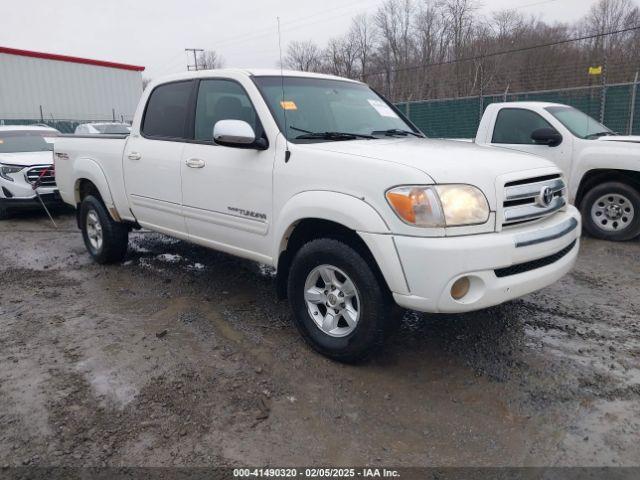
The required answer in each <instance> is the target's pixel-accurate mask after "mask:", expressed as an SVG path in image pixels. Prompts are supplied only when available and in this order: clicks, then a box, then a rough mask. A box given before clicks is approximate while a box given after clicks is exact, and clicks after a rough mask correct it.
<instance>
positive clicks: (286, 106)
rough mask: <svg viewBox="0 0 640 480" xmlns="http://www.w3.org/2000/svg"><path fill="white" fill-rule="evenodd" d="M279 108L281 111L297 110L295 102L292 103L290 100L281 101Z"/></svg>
mask: <svg viewBox="0 0 640 480" xmlns="http://www.w3.org/2000/svg"><path fill="white" fill-rule="evenodd" d="M280 106H281V107H282V109H283V110H297V109H298V106H297V105H296V102H294V101H292V100H283V101H282V102H280Z"/></svg>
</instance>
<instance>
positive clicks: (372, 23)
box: [283, 0, 640, 101]
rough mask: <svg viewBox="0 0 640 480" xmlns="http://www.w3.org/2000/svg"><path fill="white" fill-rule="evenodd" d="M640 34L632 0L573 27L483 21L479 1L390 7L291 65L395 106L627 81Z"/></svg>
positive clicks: (638, 55) (299, 45) (609, 1)
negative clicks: (367, 87)
mask: <svg viewBox="0 0 640 480" xmlns="http://www.w3.org/2000/svg"><path fill="white" fill-rule="evenodd" d="M549 8H553V6H552V3H550V6H549ZM636 27H640V9H639V8H638V6H637V5H636V4H634V3H633V1H632V0H598V1H597V2H595V3H594V4H593V5H592V6H591V8H590V10H589V11H588V13H587V14H586V15H585V16H584V18H582V19H580V20H579V21H577V22H575V23H573V24H569V23H558V22H557V23H548V22H545V21H543V20H541V19H540V18H538V17H535V16H531V15H526V14H524V13H522V12H520V11H518V10H517V9H506V10H501V11H495V12H492V13H490V14H481V13H480V10H479V3H478V2H477V0H438V1H428V0H427V1H425V0H385V1H383V3H382V4H381V5H380V6H379V7H378V8H377V10H375V11H374V12H372V13H361V14H359V15H357V16H355V17H354V18H353V19H352V20H351V25H350V28H349V29H348V31H347V32H345V34H344V35H342V36H339V37H337V38H333V39H331V40H329V41H328V42H327V44H326V45H324V46H321V45H318V44H317V43H316V42H314V41H313V40H307V41H295V42H291V43H290V44H289V45H288V47H287V50H286V56H285V58H284V60H283V63H284V66H285V67H286V68H290V69H294V70H303V71H312V72H321V73H330V74H334V75H339V76H343V77H349V78H354V79H361V80H364V81H366V82H367V83H369V84H371V85H372V86H373V87H374V88H377V89H379V90H380V91H382V92H383V93H385V94H386V95H388V96H389V97H390V98H392V99H393V100H395V101H408V100H420V99H428V98H448V97H464V96H472V95H478V94H483V93H486V94H488V93H493V94H495V93H501V92H503V91H506V90H509V91H511V92H517V91H532V90H545V89H551V88H566V87H573V86H583V85H585V84H589V83H591V84H599V83H600V82H605V81H606V82H609V83H612V82H626V81H629V80H633V74H634V72H635V71H637V69H638V68H639V67H640V30H639V29H638V28H636ZM623 30H625V31H623ZM612 31H622V32H620V33H616V34H613V35H605V34H606V33H608V32H612ZM586 37H589V38H586ZM574 38H583V39H582V40H578V41H568V40H570V39H574ZM538 45H546V46H541V47H539V48H533V49H532V48H531V47H532V46H538ZM499 52H511V53H503V54H498V53H499ZM589 67H602V70H601V72H602V73H600V74H598V71H599V70H598V68H595V69H592V70H591V73H589Z"/></svg>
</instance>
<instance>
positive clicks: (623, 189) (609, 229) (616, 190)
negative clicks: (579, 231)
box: [581, 182, 640, 241]
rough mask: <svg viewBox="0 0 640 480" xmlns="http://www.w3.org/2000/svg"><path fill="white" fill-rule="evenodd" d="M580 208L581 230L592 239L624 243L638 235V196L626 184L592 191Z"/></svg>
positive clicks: (639, 194)
mask: <svg viewBox="0 0 640 480" xmlns="http://www.w3.org/2000/svg"><path fill="white" fill-rule="evenodd" d="M581 207H582V208H581V210H582V217H583V221H584V226H585V229H586V230H587V232H589V234H590V235H592V236H594V237H596V238H601V239H603V240H614V241H624V240H631V239H632V238H635V237H637V236H638V235H640V193H639V192H638V190H636V189H635V188H634V187H632V186H630V185H627V184H626V183H622V182H606V183H603V184H601V185H597V186H595V187H593V188H592V189H591V190H589V191H588V192H587V193H586V195H585V196H584V198H583V200H582V205H581Z"/></svg>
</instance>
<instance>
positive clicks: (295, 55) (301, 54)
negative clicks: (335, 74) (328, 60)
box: [284, 40, 322, 72]
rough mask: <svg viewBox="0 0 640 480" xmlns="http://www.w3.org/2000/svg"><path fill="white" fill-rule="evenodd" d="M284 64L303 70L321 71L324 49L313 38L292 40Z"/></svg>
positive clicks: (293, 68)
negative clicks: (301, 40)
mask: <svg viewBox="0 0 640 480" xmlns="http://www.w3.org/2000/svg"><path fill="white" fill-rule="evenodd" d="M284 66H285V67H287V68H290V69H292V70H301V71H303V72H319V71H321V70H322V51H321V50H320V48H319V47H318V46H317V45H316V44H315V43H314V42H313V41H311V40H308V41H306V42H291V43H290V44H289V47H288V48H287V55H286V57H285V58H284Z"/></svg>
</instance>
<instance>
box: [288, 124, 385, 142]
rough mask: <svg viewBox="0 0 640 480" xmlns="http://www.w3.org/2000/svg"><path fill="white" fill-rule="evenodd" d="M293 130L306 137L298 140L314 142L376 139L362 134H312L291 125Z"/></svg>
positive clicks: (299, 137)
mask: <svg viewBox="0 0 640 480" xmlns="http://www.w3.org/2000/svg"><path fill="white" fill-rule="evenodd" d="M289 128H290V129H291V130H296V131H298V132H304V135H298V136H297V137H296V140H313V139H316V138H318V139H323V140H336V141H337V140H354V139H356V138H367V139H375V138H376V137H374V136H373V135H364V134H362V133H349V132H311V131H309V130H304V129H302V128H298V127H294V126H292V125H289Z"/></svg>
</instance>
